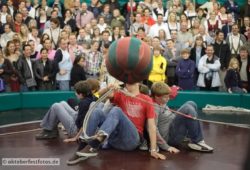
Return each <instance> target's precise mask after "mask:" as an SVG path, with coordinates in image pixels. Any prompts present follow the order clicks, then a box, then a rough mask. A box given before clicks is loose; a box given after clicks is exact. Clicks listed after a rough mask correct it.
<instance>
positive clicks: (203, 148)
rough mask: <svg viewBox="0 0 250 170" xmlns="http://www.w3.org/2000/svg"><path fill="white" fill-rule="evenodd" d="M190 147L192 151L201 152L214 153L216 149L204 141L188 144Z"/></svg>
mask: <svg viewBox="0 0 250 170" xmlns="http://www.w3.org/2000/svg"><path fill="white" fill-rule="evenodd" d="M188 147H189V148H190V149H193V150H196V151H200V152H213V150H214V148H212V147H211V146H209V145H207V144H206V143H205V141H204V140H202V141H200V142H198V143H188Z"/></svg>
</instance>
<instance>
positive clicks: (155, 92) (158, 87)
mask: <svg viewBox="0 0 250 170" xmlns="http://www.w3.org/2000/svg"><path fill="white" fill-rule="evenodd" d="M170 92H171V88H170V87H169V86H168V85H167V84H166V83H164V82H155V83H154V84H153V85H152V87H151V93H152V96H153V97H154V96H162V95H166V94H169V93H170Z"/></svg>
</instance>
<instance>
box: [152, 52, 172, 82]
mask: <svg viewBox="0 0 250 170" xmlns="http://www.w3.org/2000/svg"><path fill="white" fill-rule="evenodd" d="M166 68H167V60H166V59H165V58H164V57H163V56H162V55H159V56H153V68H152V70H151V72H150V74H149V78H148V80H150V81H152V82H153V83H154V82H160V81H165V79H166V75H165V71H166Z"/></svg>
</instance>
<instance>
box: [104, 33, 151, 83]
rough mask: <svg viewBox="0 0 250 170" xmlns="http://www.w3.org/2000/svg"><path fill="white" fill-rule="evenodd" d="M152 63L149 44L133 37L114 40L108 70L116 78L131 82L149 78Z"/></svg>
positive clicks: (107, 59) (107, 60)
mask: <svg viewBox="0 0 250 170" xmlns="http://www.w3.org/2000/svg"><path fill="white" fill-rule="evenodd" d="M152 64H153V60H152V52H151V49H150V47H149V45H148V44H146V43H145V42H143V41H141V40H139V39H137V38H133V37H132V38H131V37H126V38H121V39H119V40H116V41H114V42H113V43H112V44H111V45H110V47H109V55H108V57H107V58H106V66H107V70H108V72H109V73H110V74H111V75H112V76H114V77H115V78H116V79H118V80H120V81H122V82H124V83H129V84H132V83H136V82H140V81H142V80H145V79H147V78H148V75H149V73H150V71H151V69H152Z"/></svg>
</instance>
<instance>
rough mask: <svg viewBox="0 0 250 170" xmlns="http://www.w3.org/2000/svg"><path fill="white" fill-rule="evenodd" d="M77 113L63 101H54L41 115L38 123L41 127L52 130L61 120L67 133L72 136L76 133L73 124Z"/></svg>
mask: <svg viewBox="0 0 250 170" xmlns="http://www.w3.org/2000/svg"><path fill="white" fill-rule="evenodd" d="M77 115H78V112H77V111H75V110H74V109H72V108H71V107H70V106H69V105H68V103H66V102H65V101H62V102H60V103H54V104H53V105H52V106H51V107H50V109H49V110H48V112H47V113H46V114H45V116H44V117H43V120H42V122H41V124H40V125H41V127H42V128H43V129H46V130H53V129H55V128H57V125H58V123H59V122H61V123H62V124H63V126H64V128H65V130H66V131H67V133H68V135H69V136H74V135H75V134H76V133H77V127H76V124H75V120H76V118H77Z"/></svg>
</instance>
